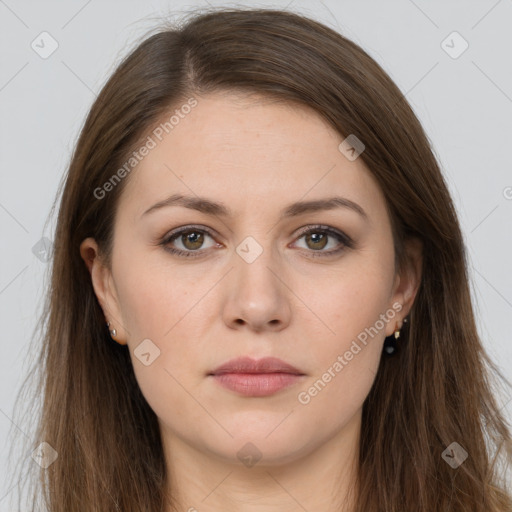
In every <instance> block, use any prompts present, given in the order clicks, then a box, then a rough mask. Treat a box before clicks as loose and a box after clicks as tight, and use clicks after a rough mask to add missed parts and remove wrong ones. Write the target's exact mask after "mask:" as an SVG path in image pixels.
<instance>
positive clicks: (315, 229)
mask: <svg viewBox="0 0 512 512" xmlns="http://www.w3.org/2000/svg"><path fill="white" fill-rule="evenodd" d="M194 232H200V233H206V234H207V235H208V236H210V237H212V238H214V233H213V232H212V231H211V230H209V229H207V228H205V227H200V226H193V225H192V226H186V227H184V228H179V229H178V230H176V231H173V232H171V233H169V234H168V235H167V236H165V237H164V238H163V239H162V240H161V241H160V242H159V245H161V246H163V247H164V249H165V250H166V251H168V252H170V253H171V254H174V255H176V256H179V257H181V256H183V257H186V258H198V257H200V256H202V255H204V251H201V250H200V249H199V250H196V251H183V250H181V249H176V248H173V247H169V244H170V243H171V242H172V241H174V240H175V239H177V238H178V237H179V236H181V235H183V234H185V233H194ZM311 233H322V234H326V235H328V236H330V237H333V238H336V239H337V240H338V241H339V242H340V243H342V247H341V248H339V249H335V250H330V251H313V250H310V251H308V252H311V253H312V254H311V256H312V257H314V258H317V257H329V256H334V255H336V254H339V253H340V252H342V251H343V250H345V249H347V248H348V249H351V248H353V246H354V242H353V240H352V239H351V238H350V237H349V236H348V235H346V234H345V233H342V232H341V231H337V230H335V229H332V228H330V227H329V226H323V225H316V226H311V227H309V228H308V229H306V230H304V231H302V232H301V233H300V234H299V236H298V238H297V240H299V239H300V238H303V237H304V236H306V235H309V234H311Z"/></svg>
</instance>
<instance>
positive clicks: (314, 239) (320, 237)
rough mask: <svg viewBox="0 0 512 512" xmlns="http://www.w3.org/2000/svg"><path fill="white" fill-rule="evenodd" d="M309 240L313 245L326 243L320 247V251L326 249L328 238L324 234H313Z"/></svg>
mask: <svg viewBox="0 0 512 512" xmlns="http://www.w3.org/2000/svg"><path fill="white" fill-rule="evenodd" d="M309 238H310V239H311V240H312V242H313V244H318V243H321V242H324V243H323V244H322V245H321V246H320V249H323V248H324V247H325V244H326V239H327V238H326V236H325V234H324V233H311V234H310V235H309Z"/></svg>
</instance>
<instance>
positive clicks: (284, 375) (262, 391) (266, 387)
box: [208, 357, 304, 397]
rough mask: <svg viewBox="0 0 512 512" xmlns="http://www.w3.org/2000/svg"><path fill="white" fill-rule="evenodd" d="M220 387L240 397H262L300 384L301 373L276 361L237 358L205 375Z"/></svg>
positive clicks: (273, 359) (278, 360)
mask: <svg viewBox="0 0 512 512" xmlns="http://www.w3.org/2000/svg"><path fill="white" fill-rule="evenodd" d="M208 375H209V376H210V377H212V378H213V379H214V380H215V381H216V382H217V383H218V384H220V385H221V386H223V387H225V388H227V389H229V390H231V391H234V392H235V393H238V394H240V395H244V396H253V397H262V396H269V395H273V394H274V393H277V392H278V391H280V390H282V389H284V388H287V387H289V386H292V385H294V384H296V383H298V382H300V381H301V380H302V379H303V377H304V373H302V372H301V371H300V370H298V369H297V368H295V367H294V366H292V365H291V364H288V363H286V362H285V361H282V360H281V359H277V358H275V357H265V358H263V359H259V360H254V359H251V358H249V357H239V358H237V359H232V360H230V361H228V362H227V363H224V364H222V365H221V366H219V367H218V368H216V369H215V370H214V371H213V372H211V373H209V374H208Z"/></svg>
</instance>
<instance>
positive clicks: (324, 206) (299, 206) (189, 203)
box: [141, 194, 368, 220]
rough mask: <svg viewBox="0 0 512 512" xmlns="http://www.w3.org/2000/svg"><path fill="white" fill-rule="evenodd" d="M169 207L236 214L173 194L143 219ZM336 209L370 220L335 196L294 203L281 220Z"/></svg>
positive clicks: (220, 205) (202, 199) (208, 201)
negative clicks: (350, 211) (352, 212)
mask: <svg viewBox="0 0 512 512" xmlns="http://www.w3.org/2000/svg"><path fill="white" fill-rule="evenodd" d="M169 206H182V207H184V208H189V209H191V210H196V211H198V212H201V213H204V214H206V215H212V216H218V217H234V213H233V212H232V211H231V210H230V209H229V208H228V207H227V206H226V205H224V204H223V203H219V202H216V201H212V200H211V199H207V198H206V197H197V196H196V197H193V196H183V195H181V194H173V195H171V196H169V197H168V198H167V199H164V200H163V201H159V202H158V203H156V204H154V205H153V206H151V207H150V208H148V209H147V210H146V211H145V212H144V213H143V214H142V215H141V217H143V216H144V215H147V214H148V213H150V212H154V211H156V210H159V209H161V208H165V207H169ZM336 208H348V209H350V210H352V211H354V212H356V213H358V214H359V215H360V216H361V217H363V218H364V219H365V220H368V215H367V214H366V212H365V211H364V210H363V208H362V207H361V206H359V205H358V204H357V203H355V202H354V201H351V200H350V199H347V198H345V197H340V196H333V197H329V198H326V199H316V200H312V201H298V202H296V203H292V204H290V205H288V206H287V207H286V208H284V209H283V210H282V212H281V217H280V219H281V220H283V219H287V218H291V217H296V216H298V215H302V214H304V213H313V212H318V211H325V210H334V209H336Z"/></svg>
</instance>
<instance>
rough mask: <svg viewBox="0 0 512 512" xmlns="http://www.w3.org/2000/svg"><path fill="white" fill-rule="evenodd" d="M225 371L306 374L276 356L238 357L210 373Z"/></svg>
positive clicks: (216, 373) (220, 373)
mask: <svg viewBox="0 0 512 512" xmlns="http://www.w3.org/2000/svg"><path fill="white" fill-rule="evenodd" d="M225 373H246V374H247V373H258V374H261V373H288V374H292V375H304V374H303V373H302V372H301V371H300V370H298V369H297V368H295V367H294V366H292V365H291V364H288V363H286V362H285V361H283V360H281V359H278V358H276V357H264V358H262V359H257V360H256V359H251V358H250V357H237V358H236V359H231V360H229V361H228V362H226V363H224V364H221V365H220V366H219V367H218V368H216V369H215V370H213V371H212V372H211V373H210V374H209V375H222V374H225Z"/></svg>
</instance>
